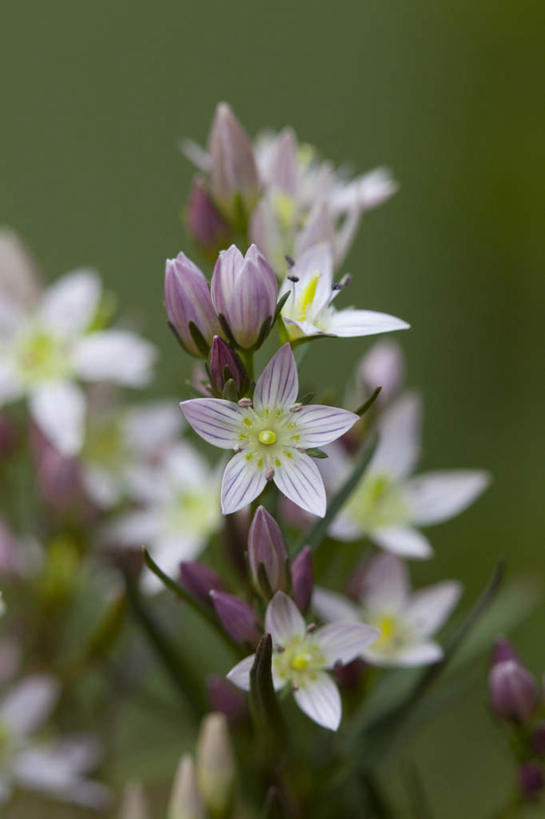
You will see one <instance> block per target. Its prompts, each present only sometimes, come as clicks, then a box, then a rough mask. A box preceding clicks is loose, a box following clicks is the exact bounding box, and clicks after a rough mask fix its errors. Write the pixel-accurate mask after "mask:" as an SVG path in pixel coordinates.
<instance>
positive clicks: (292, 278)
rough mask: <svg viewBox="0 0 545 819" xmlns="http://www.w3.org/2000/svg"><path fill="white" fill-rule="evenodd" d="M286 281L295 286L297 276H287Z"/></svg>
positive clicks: (297, 279)
mask: <svg viewBox="0 0 545 819" xmlns="http://www.w3.org/2000/svg"><path fill="white" fill-rule="evenodd" d="M287 279H288V281H290V282H293V283H294V284H297V282H298V281H299V276H288V277H287Z"/></svg>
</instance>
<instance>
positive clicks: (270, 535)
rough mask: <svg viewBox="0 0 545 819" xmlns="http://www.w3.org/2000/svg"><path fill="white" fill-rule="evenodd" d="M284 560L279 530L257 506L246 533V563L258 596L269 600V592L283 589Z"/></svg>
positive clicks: (285, 555)
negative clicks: (247, 562)
mask: <svg viewBox="0 0 545 819" xmlns="http://www.w3.org/2000/svg"><path fill="white" fill-rule="evenodd" d="M287 560H288V553H287V552H286V547H285V546H284V539H283V538H282V532H281V531H280V527H279V525H278V523H277V522H276V521H275V519H274V518H273V517H272V516H271V515H269V513H268V512H267V510H266V509H265V508H264V507H263V506H260V507H259V508H258V510H257V512H256V513H255V515H254V519H253V520H252V525H251V526H250V531H249V533H248V561H249V563H250V571H251V573H252V580H253V582H254V584H255V587H256V588H257V589H258V590H259V591H260V592H261V594H263V595H265V596H266V597H269V596H270V594H271V593H273V594H274V592H276V591H279V590H282V591H283V590H284V589H285V588H286V585H287V571H286V564H287ZM260 566H262V569H261V570H260ZM263 573H264V575H265V576H264V577H263V576H262V575H263ZM260 574H261V577H260ZM261 581H263V582H261ZM263 586H265V588H264V587H263Z"/></svg>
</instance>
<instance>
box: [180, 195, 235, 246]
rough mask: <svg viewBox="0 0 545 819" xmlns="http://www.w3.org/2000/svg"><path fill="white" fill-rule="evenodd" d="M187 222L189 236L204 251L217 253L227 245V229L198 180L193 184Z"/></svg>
mask: <svg viewBox="0 0 545 819" xmlns="http://www.w3.org/2000/svg"><path fill="white" fill-rule="evenodd" d="M187 222H188V227H189V231H190V233H191V235H192V236H193V238H194V239H195V241H196V242H198V244H199V245H200V246H201V247H202V248H203V249H204V250H208V251H210V252H212V253H213V252H217V251H218V250H219V248H220V247H225V245H226V244H227V237H228V236H229V228H228V227H227V225H226V223H225V221H224V220H223V219H222V217H221V215H220V213H219V212H218V211H217V210H216V208H215V207H214V204H213V202H212V200H211V199H210V197H209V196H208V193H207V192H206V188H205V186H204V183H203V182H202V180H200V179H196V180H195V181H194V182H193V187H192V189H191V196H190V198H189V208H188V212H187Z"/></svg>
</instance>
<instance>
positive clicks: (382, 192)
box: [331, 168, 398, 213]
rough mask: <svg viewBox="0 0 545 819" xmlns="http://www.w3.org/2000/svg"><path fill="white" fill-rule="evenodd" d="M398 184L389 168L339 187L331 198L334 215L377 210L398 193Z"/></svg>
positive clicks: (369, 173) (359, 177) (370, 172)
mask: <svg viewBox="0 0 545 819" xmlns="http://www.w3.org/2000/svg"><path fill="white" fill-rule="evenodd" d="M397 189H398V184H397V182H396V181H395V179H393V178H392V175H391V173H390V171H389V170H388V169H387V168H375V169H374V170H373V171H369V172H368V173H366V174H363V175H362V176H358V177H357V178H356V179H353V180H352V181H351V182H348V183H347V184H344V185H339V186H338V187H337V188H336V190H335V191H334V192H333V194H332V196H331V207H332V210H333V211H334V213H344V212H346V211H349V210H352V209H355V210H358V211H361V212H364V211H367V210H370V209H371V208H376V207H378V205H381V204H382V203H383V202H386V200H387V199H389V198H390V197H391V196H393V194H394V193H395V192H396V191H397Z"/></svg>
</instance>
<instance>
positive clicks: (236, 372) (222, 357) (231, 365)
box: [209, 336, 248, 394]
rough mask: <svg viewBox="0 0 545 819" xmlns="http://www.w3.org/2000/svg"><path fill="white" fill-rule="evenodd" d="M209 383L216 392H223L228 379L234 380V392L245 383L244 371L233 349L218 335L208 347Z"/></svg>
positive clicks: (246, 379)
mask: <svg viewBox="0 0 545 819" xmlns="http://www.w3.org/2000/svg"><path fill="white" fill-rule="evenodd" d="M209 370H210V383H211V384H212V387H213V389H214V390H216V392H218V393H220V394H223V388H224V387H225V384H226V382H227V381H229V379H232V380H233V382H234V386H235V390H236V392H237V393H238V392H240V390H241V388H242V387H243V386H244V385H245V384H247V381H248V378H247V376H246V371H245V369H244V367H243V365H242V362H241V361H240V359H239V357H238V356H237V354H236V353H235V352H234V350H233V349H232V348H231V347H230V346H229V345H228V344H227V342H225V341H224V340H223V339H222V338H220V337H219V336H214V339H213V341H212V347H211V348H210V368H209Z"/></svg>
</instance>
